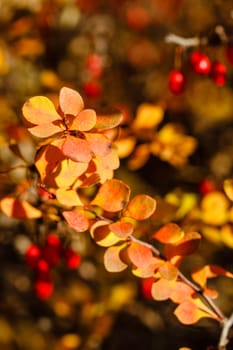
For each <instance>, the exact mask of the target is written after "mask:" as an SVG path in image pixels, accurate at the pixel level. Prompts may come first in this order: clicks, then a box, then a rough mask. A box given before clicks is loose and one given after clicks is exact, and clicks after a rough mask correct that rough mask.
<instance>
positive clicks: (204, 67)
mask: <svg viewBox="0 0 233 350" xmlns="http://www.w3.org/2000/svg"><path fill="white" fill-rule="evenodd" d="M190 63H191V66H192V68H193V70H194V72H196V73H198V74H201V75H207V74H209V72H210V69H211V62H210V59H209V57H208V56H207V55H205V54H204V53H202V52H200V51H194V52H193V53H192V54H191V56H190Z"/></svg>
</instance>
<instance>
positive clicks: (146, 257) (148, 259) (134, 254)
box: [128, 242, 153, 268]
mask: <svg viewBox="0 0 233 350" xmlns="http://www.w3.org/2000/svg"><path fill="white" fill-rule="evenodd" d="M128 256H129V259H130V260H131V262H132V263H133V264H134V265H135V266H137V267H141V268H143V267H145V266H148V265H150V264H151V263H152V262H153V254H152V250H151V249H150V248H149V247H147V246H145V245H143V244H141V243H137V242H131V244H130V246H129V248H128Z"/></svg>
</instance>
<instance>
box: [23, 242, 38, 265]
mask: <svg viewBox="0 0 233 350" xmlns="http://www.w3.org/2000/svg"><path fill="white" fill-rule="evenodd" d="M40 256H41V250H40V248H39V247H38V246H37V245H35V244H31V245H30V246H29V247H28V249H27V251H26V253H25V261H26V264H27V266H28V267H30V268H31V269H35V268H36V267H37V264H38V261H39V259H40Z"/></svg>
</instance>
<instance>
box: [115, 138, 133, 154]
mask: <svg viewBox="0 0 233 350" xmlns="http://www.w3.org/2000/svg"><path fill="white" fill-rule="evenodd" d="M135 144H136V138H135V137H134V136H128V137H124V138H121V139H119V140H116V141H115V146H116V148H117V153H118V156H119V158H126V157H128V156H129V155H130V154H131V153H132V152H133V150H134V147H135Z"/></svg>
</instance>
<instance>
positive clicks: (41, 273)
mask: <svg viewBox="0 0 233 350" xmlns="http://www.w3.org/2000/svg"><path fill="white" fill-rule="evenodd" d="M37 272H38V277H39V278H40V279H45V278H49V277H50V266H49V264H48V262H47V261H46V260H44V259H40V260H39V261H38V264H37Z"/></svg>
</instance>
